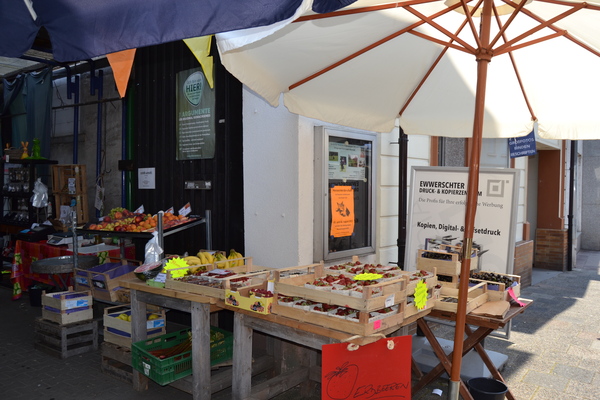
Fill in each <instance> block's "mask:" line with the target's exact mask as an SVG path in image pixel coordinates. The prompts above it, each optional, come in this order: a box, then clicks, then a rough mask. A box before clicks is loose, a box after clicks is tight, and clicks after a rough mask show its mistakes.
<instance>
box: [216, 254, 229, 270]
mask: <svg viewBox="0 0 600 400" xmlns="http://www.w3.org/2000/svg"><path fill="white" fill-rule="evenodd" d="M215 263H217V266H218V267H219V268H225V269H227V268H229V267H230V265H229V264H230V263H229V261H227V256H226V255H225V253H224V252H222V251H217V252H216V253H215Z"/></svg>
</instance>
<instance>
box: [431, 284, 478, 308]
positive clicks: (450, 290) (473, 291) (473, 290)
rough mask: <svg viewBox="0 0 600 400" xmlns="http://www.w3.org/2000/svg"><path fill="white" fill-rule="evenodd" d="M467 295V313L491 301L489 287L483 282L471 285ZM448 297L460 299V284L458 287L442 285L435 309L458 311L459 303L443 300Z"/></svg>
mask: <svg viewBox="0 0 600 400" xmlns="http://www.w3.org/2000/svg"><path fill="white" fill-rule="evenodd" d="M467 296H468V299H467V313H469V312H471V311H473V310H474V309H476V308H477V307H479V306H481V305H483V304H485V303H487V302H488V301H489V297H488V291H487V287H486V285H485V284H484V283H483V282H482V283H480V284H478V285H475V286H472V287H470V288H469V291H468V294H467ZM447 298H451V299H455V300H458V285H456V287H450V286H442V288H441V290H440V297H439V298H438V299H437V300H436V301H435V305H434V309H435V310H443V311H450V312H456V311H457V310H458V303H456V302H446V301H443V300H444V299H447Z"/></svg>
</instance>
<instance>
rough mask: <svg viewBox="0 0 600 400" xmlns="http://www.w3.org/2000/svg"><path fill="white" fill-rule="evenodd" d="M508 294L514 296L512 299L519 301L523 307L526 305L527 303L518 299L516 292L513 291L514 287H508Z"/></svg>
mask: <svg viewBox="0 0 600 400" xmlns="http://www.w3.org/2000/svg"><path fill="white" fill-rule="evenodd" d="M508 294H509V295H510V297H512V299H513V300H514V301H516V302H517V304H518V305H520V306H521V307H525V303H523V302H521V301H519V299H517V296H515V292H513V289H512V288H508Z"/></svg>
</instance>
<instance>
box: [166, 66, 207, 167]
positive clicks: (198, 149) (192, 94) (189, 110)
mask: <svg viewBox="0 0 600 400" xmlns="http://www.w3.org/2000/svg"><path fill="white" fill-rule="evenodd" d="M176 82H177V96H176V98H177V131H176V133H177V160H196V159H202V158H214V156H215V135H216V133H215V91H214V88H213V89H211V87H210V86H209V85H208V83H207V82H206V78H205V77H204V74H203V73H202V70H201V69H200V68H195V69H190V70H187V71H181V72H179V73H178V74H177V79H176Z"/></svg>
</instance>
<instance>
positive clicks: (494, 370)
mask: <svg viewBox="0 0 600 400" xmlns="http://www.w3.org/2000/svg"><path fill="white" fill-rule="evenodd" d="M490 331H491V330H490ZM465 332H466V333H467V334H468V335H469V336H471V335H472V331H471V328H470V327H469V326H465ZM485 336H487V335H485ZM481 340H483V338H482V339H481ZM481 340H478V341H477V342H476V343H475V345H474V348H475V350H476V351H477V354H479V357H480V358H481V360H482V361H483V363H484V364H485V366H486V367H487V368H488V370H489V371H490V373H491V374H492V376H493V377H494V379H497V380H499V381H500V382H503V383H505V384H506V382H505V381H504V378H502V375H500V371H498V369H497V368H496V366H495V365H494V363H493V362H492V360H491V359H490V357H489V356H488V354H487V352H486V351H485V349H484V348H483V346H482V345H481ZM507 388H508V386H507ZM506 398H507V399H508V400H515V397H514V396H513V394H512V393H511V391H510V389H508V392H506Z"/></svg>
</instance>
